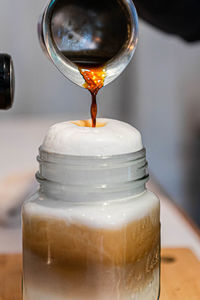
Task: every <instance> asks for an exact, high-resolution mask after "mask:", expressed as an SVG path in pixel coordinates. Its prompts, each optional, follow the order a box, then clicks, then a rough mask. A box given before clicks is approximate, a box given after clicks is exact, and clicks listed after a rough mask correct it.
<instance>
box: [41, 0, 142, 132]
mask: <svg viewBox="0 0 200 300" xmlns="http://www.w3.org/2000/svg"><path fill="white" fill-rule="evenodd" d="M38 34H39V39H40V43H41V46H42V49H43V50H44V52H45V53H46V54H47V56H48V57H49V58H50V59H51V61H52V62H53V63H54V64H55V66H56V67H57V68H58V70H59V71H60V72H61V73H62V74H63V75H64V76H65V77H67V78H68V79H70V80H71V81H72V82H74V83H75V84H77V85H79V86H81V87H84V88H87V89H88V90H89V91H90V93H91V94H92V105H91V116H92V126H93V127H95V126H96V114H97V104H96V95H97V93H98V91H99V89H101V88H102V87H103V86H105V85H107V84H108V83H110V82H112V81H113V80H114V79H116V78H117V77H118V76H119V75H120V74H121V73H122V71H123V70H124V69H125V68H126V66H127V65H128V64H129V62H130V60H131V58H132V56H133V54H134V51H135V49H136V45H137V42H138V17H137V12H136V9H135V6H134V4H133V2H132V0H109V1H107V0H102V1H92V0H73V1H72V0H51V1H50V2H49V3H48V5H47V6H46V8H45V10H44V12H43V14H42V16H41V17H40V20H39V24H38Z"/></svg>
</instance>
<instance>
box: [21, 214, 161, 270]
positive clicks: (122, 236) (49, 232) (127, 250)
mask: <svg viewBox="0 0 200 300" xmlns="http://www.w3.org/2000/svg"><path fill="white" fill-rule="evenodd" d="M159 239H160V223H159V209H154V210H152V212H151V213H150V214H149V215H148V216H147V217H145V218H143V219H141V220H138V221H134V222H130V223H128V224H125V225H124V226H122V227H121V228H119V229H109V228H108V229H102V228H99V229H98V228H92V227H87V226H85V225H82V224H73V223H68V222H67V221H65V220H63V219H55V218H51V217H48V216H47V217H45V216H42V217H40V216H28V217H27V218H26V216H24V219H23V241H24V247H25V249H27V250H29V251H31V252H32V253H34V254H35V255H37V256H39V257H41V258H42V259H45V258H46V257H49V256H50V258H49V259H51V260H52V261H54V260H56V261H57V263H60V264H66V265H74V264H75V265H76V264H77V263H78V264H79V265H83V266H84V265H87V264H88V263H92V262H95V263H101V264H108V265H110V264H111V265H116V266H120V265H124V264H126V263H134V262H136V261H138V260H140V259H142V258H143V257H144V256H145V255H146V254H147V253H149V252H151V251H152V249H155V248H156V247H157V245H158V244H159Z"/></svg>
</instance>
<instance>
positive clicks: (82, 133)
mask: <svg viewBox="0 0 200 300" xmlns="http://www.w3.org/2000/svg"><path fill="white" fill-rule="evenodd" d="M72 122H77V121H68V122H63V123H58V124H55V125H53V126H52V127H51V128H50V129H49V131H48V132H47V135H46V137H45V139H44V142H43V145H42V150H44V151H47V152H51V153H57V154H68V155H79V156H96V155H97V156H99V155H102V156H108V155H120V154H127V153H133V152H137V151H139V150H141V149H142V148H143V144H142V138H141V134H140V132H139V131H138V130H137V129H135V128H134V127H132V126H131V125H129V124H127V123H124V122H121V121H117V120H112V119H97V122H100V123H105V126H103V127H96V128H92V127H80V126H78V125H75V124H74V123H72Z"/></svg>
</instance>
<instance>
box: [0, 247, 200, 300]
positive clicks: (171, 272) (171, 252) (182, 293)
mask: <svg viewBox="0 0 200 300" xmlns="http://www.w3.org/2000/svg"><path fill="white" fill-rule="evenodd" d="M21 279H22V260H21V255H19V254H18V255H1V256H0V300H21V299H22V293H21V286H22V284H21ZM199 299H200V262H199V261H198V260H197V258H196V257H195V256H194V255H193V253H192V252H191V251H190V250H188V249H184V248H182V249H181V248H179V249H178V248H177V249H164V250H163V251H162V272H161V297H160V300H199ZM35 300H39V299H35ZM102 300H103V299H102ZM112 300H115V299H112ZM147 300H148V299H147Z"/></svg>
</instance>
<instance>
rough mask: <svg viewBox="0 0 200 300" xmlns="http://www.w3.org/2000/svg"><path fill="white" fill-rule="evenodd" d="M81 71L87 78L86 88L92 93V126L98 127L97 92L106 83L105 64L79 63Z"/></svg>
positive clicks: (85, 78)
mask: <svg viewBox="0 0 200 300" xmlns="http://www.w3.org/2000/svg"><path fill="white" fill-rule="evenodd" d="M77 65H78V68H79V71H80V73H81V75H82V76H83V78H84V80H85V84H84V88H86V89H88V90H89V91H90V93H91V95H92V104H91V109H90V112H91V119H92V127H96V117H97V100H96V97H97V94H98V92H99V90H100V89H101V88H102V87H103V85H104V80H105V77H106V71H105V66H104V65H100V64H97V63H96V64H94V63H90V64H89V63H77Z"/></svg>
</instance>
